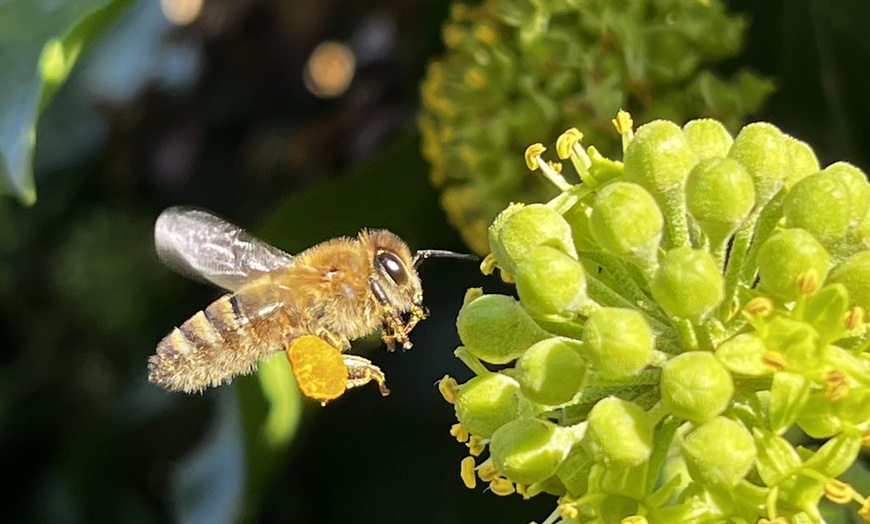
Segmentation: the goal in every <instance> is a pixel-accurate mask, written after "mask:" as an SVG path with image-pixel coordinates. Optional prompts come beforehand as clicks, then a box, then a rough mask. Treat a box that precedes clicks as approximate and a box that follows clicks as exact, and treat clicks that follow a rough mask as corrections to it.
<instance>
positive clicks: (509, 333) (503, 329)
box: [456, 295, 550, 364]
mask: <svg viewBox="0 0 870 524" xmlns="http://www.w3.org/2000/svg"><path fill="white" fill-rule="evenodd" d="M456 328H457V330H458V331H459V338H460V339H461V340H462V343H463V344H464V345H465V347H466V348H467V349H468V351H469V352H470V353H471V354H472V355H474V356H476V357H477V358H479V359H481V360H483V361H484V362H489V363H491V364H506V363H508V362H510V361H511V360H514V359H516V358H519V356H520V355H522V354H523V352H524V351H525V350H526V349H528V347H529V346H531V345H532V344H534V343H535V342H538V341H540V340H544V339H545V338H549V337H550V334H549V333H547V332H546V331H544V330H543V329H541V328H540V327H539V326H538V325H537V324H536V323H535V321H534V320H532V319H531V317H529V315H528V313H526V312H525V310H524V309H523V308H522V306H521V305H520V304H519V302H517V301H516V300H514V299H513V298H511V297H509V296H505V295H483V296H481V297H478V298H476V299H474V300H472V301H471V302H469V303H467V304H465V305H464V306H463V307H462V309H461V310H460V311H459V317H458V318H457V319H456Z"/></svg>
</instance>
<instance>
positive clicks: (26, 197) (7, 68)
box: [0, 0, 130, 205]
mask: <svg viewBox="0 0 870 524" xmlns="http://www.w3.org/2000/svg"><path fill="white" fill-rule="evenodd" d="M129 5H130V0H77V1H72V0H65V1H63V0H61V1H57V2H34V1H30V0H10V1H7V2H4V3H0V71H3V75H2V76H0V100H2V104H3V109H2V111H0V192H2V193H13V194H15V195H16V196H17V197H18V199H19V200H20V201H21V202H22V203H24V204H27V205H31V204H33V203H34V202H35V201H36V188H35V186H34V182H33V149H34V146H35V144H36V124H37V121H38V120H39V116H40V114H41V113H42V110H43V109H44V108H45V106H46V105H47V104H48V102H49V101H50V100H51V97H52V96H53V95H54V94H55V92H56V91H57V89H58V88H59V87H60V86H61V85H62V84H63V82H64V81H65V80H66V78H67V76H68V75H69V73H70V71H71V70H72V68H73V66H74V65H75V64H76V62H77V61H78V59H79V57H80V56H81V54H82V52H83V51H84V50H85V49H86V48H87V47H88V46H89V45H90V44H91V43H93V42H94V41H95V40H96V38H97V37H99V36H100V35H102V33H103V30H105V29H106V28H107V27H108V25H109V24H110V23H111V22H112V21H113V20H115V18H116V16H117V15H118V14H119V13H121V12H122V11H123V10H124V9H125V8H126V7H127V6H129Z"/></svg>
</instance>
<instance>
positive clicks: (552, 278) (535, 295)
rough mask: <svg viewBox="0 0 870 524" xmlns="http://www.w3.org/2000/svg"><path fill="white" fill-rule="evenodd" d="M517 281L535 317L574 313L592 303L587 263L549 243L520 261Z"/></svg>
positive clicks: (522, 295)
mask: <svg viewBox="0 0 870 524" xmlns="http://www.w3.org/2000/svg"><path fill="white" fill-rule="evenodd" d="M516 280H517V293H518V294H519V295H520V300H521V301H522V303H523V305H525V307H526V310H527V311H528V312H529V313H531V314H532V315H533V316H551V315H552V316H565V315H568V316H570V315H572V314H574V313H577V312H579V311H580V310H581V309H582V308H583V306H584V305H586V304H587V302H588V297H587V295H586V271H585V270H584V269H583V266H582V265H581V264H580V262H578V261H577V260H575V259H574V258H571V257H570V256H568V255H566V254H565V253H563V252H562V251H559V250H558V249H554V248H552V247H549V246H540V247H537V248H535V249H534V250H532V252H531V253H529V255H528V256H527V257H526V258H524V259H523V260H522V261H521V262H520V264H519V265H518V266H517V274H516Z"/></svg>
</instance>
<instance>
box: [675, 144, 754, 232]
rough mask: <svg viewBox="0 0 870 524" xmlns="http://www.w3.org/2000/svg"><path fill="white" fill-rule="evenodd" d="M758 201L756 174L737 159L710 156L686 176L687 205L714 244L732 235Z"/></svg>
mask: <svg viewBox="0 0 870 524" xmlns="http://www.w3.org/2000/svg"><path fill="white" fill-rule="evenodd" d="M754 205H755V186H754V185H753V184H752V177H750V176H749V173H747V172H746V170H745V169H744V168H743V166H742V165H741V164H740V163H739V162H737V161H736V160H732V159H730V158H708V159H707V160H702V161H701V162H699V163H698V165H696V166H695V167H694V168H693V169H692V172H691V173H689V178H688V180H686V206H687V207H688V209H689V213H690V214H691V215H692V218H694V219H695V220H696V221H697V222H698V225H700V226H701V229H702V230H703V231H704V233H706V234H707V236H709V237H710V240H711V241H712V242H713V243H714V244H720V243H722V242H724V241H725V239H726V238H728V237H729V236H730V235H731V234H732V233H733V232H734V230H736V229H737V226H739V225H740V223H741V222H743V220H744V219H745V218H746V217H747V216H748V215H749V212H750V211H752V207H753V206H754Z"/></svg>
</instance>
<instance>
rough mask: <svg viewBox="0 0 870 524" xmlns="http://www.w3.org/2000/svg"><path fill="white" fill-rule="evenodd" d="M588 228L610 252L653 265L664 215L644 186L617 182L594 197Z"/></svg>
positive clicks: (597, 240) (596, 240)
mask: <svg viewBox="0 0 870 524" xmlns="http://www.w3.org/2000/svg"><path fill="white" fill-rule="evenodd" d="M589 230H590V232H591V233H592V238H593V239H594V240H595V242H596V243H597V244H598V245H599V246H601V247H602V248H604V249H606V250H607V251H609V252H610V253H612V254H614V255H616V256H619V257H623V258H626V259H629V260H631V261H633V262H635V263H636V264H638V265H639V266H641V267H651V266H652V265H653V264H654V261H655V256H656V252H657V250H658V247H659V241H661V239H662V231H663V230H664V217H663V216H662V212H661V210H660V209H659V206H658V205H657V204H656V201H655V199H654V198H653V197H652V195H650V194H649V193H648V192H647V191H646V190H645V189H644V188H643V187H641V186H639V185H637V184H632V183H629V182H615V183H612V184H609V185H607V186H605V187H604V188H602V189H601V191H599V192H598V195H597V196H596V197H595V203H594V204H593V207H592V215H591V216H590V217H589Z"/></svg>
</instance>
